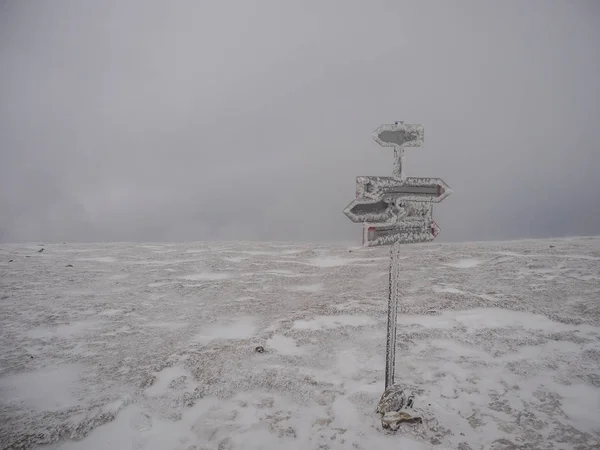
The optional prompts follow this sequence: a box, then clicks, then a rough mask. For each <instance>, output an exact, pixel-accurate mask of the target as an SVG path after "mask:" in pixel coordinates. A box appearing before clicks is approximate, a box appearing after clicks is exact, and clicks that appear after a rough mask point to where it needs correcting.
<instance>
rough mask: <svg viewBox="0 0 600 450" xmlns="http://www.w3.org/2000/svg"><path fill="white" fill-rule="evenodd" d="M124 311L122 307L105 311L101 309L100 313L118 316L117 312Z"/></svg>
mask: <svg viewBox="0 0 600 450" xmlns="http://www.w3.org/2000/svg"><path fill="white" fill-rule="evenodd" d="M123 312H124V311H123V310H122V309H105V310H104V311H100V312H99V313H98V315H99V316H116V315H117V314H122V313H123Z"/></svg>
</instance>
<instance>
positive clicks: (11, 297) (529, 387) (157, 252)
mask: <svg viewBox="0 0 600 450" xmlns="http://www.w3.org/2000/svg"><path fill="white" fill-rule="evenodd" d="M41 248H42V247H41V246H39V245H37V244H31V245H4V246H1V247H0V298H1V300H0V448H2V449H7V448H34V447H35V446H36V445H37V444H39V445H40V447H41V448H45V449H61V450H63V449H64V450H72V449H86V450H95V449H111V450H117V449H135V450H151V449H153V450H154V449H156V450H170V449H181V450H192V449H196V450H200V449H219V450H223V449H233V448H235V449H259V448H290V449H348V448H349V449H353V448H354V449H371V448H377V449H385V448H389V449H398V448H402V449H413V448H414V449H421V448H423V449H425V448H452V449H457V448H458V449H461V450H466V449H472V450H475V449H512V448H530V449H554V448H556V449H590V448H600V238H577V239H563V240H537V241H522V242H505V243H472V244H446V245H442V244H435V243H434V244H424V245H406V246H404V247H403V255H404V256H403V258H404V259H403V260H402V274H403V277H404V278H403V279H404V284H403V287H404V291H403V296H402V299H401V305H400V313H399V317H398V349H397V356H396V362H397V368H396V381H397V382H398V383H401V384H403V385H406V386H407V387H408V388H410V389H412V390H413V391H414V392H416V397H415V408H417V409H418V410H419V411H420V412H421V413H422V414H423V417H424V419H425V421H424V424H423V425H410V426H406V427H404V428H402V429H401V431H399V432H398V433H397V434H387V433H384V432H383V431H382V430H381V425H380V418H379V416H378V415H377V414H375V408H376V406H377V402H378V400H379V398H380V396H381V394H382V392H383V380H384V354H385V329H386V312H387V285H388V272H387V271H388V263H389V262H388V252H389V248H375V249H353V250H352V251H349V249H348V248H346V247H342V246H337V247H336V246H321V245H283V244H264V243H207V244H164V245H163V244H148V245H141V244H93V245H70V244H55V245H45V246H44V247H43V248H44V251H43V252H42V253H38V250H39V249H41ZM10 260H13V261H12V262H9V261H10ZM67 265H72V266H73V267H67ZM257 346H264V348H265V350H266V351H265V352H264V353H257V352H255V348H256V347H257Z"/></svg>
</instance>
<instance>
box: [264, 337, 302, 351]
mask: <svg viewBox="0 0 600 450" xmlns="http://www.w3.org/2000/svg"><path fill="white" fill-rule="evenodd" d="M266 345H267V348H272V349H273V350H275V351H276V352H277V353H280V354H282V355H299V354H302V353H303V350H302V349H301V348H299V347H298V346H297V345H296V341H295V340H294V339H292V338H289V337H286V336H283V335H281V334H276V335H274V336H273V337H272V338H270V339H268V340H267V343H266Z"/></svg>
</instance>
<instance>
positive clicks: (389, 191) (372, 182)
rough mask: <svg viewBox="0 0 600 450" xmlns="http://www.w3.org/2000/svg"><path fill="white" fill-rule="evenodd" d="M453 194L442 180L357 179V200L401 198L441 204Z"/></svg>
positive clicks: (414, 178) (410, 178)
mask: <svg viewBox="0 0 600 450" xmlns="http://www.w3.org/2000/svg"><path fill="white" fill-rule="evenodd" d="M451 193H452V190H451V189H450V186H448V185H447V184H446V183H445V182H444V181H443V180H442V179H441V178H422V177H407V178H405V179H404V181H402V182H399V181H398V180H397V179H396V178H394V177H357V178H356V198H358V199H371V200H376V199H382V200H387V201H390V199H397V198H401V199H402V200H406V201H413V202H434V203H439V202H441V201H442V200H444V199H445V198H446V197H448V196H449V195H450V194H451Z"/></svg>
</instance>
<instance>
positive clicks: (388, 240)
mask: <svg viewBox="0 0 600 450" xmlns="http://www.w3.org/2000/svg"><path fill="white" fill-rule="evenodd" d="M439 232H440V228H439V227H438V226H437V224H436V223H435V222H434V221H433V220H422V221H420V222H413V223H412V224H409V223H400V224H396V225H365V227H364V230H363V233H364V234H363V245H364V246H365V247H374V246H379V245H390V244H395V243H402V244H416V243H419V242H430V241H433V240H434V239H435V238H436V236H437V235H438V234H439Z"/></svg>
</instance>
